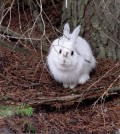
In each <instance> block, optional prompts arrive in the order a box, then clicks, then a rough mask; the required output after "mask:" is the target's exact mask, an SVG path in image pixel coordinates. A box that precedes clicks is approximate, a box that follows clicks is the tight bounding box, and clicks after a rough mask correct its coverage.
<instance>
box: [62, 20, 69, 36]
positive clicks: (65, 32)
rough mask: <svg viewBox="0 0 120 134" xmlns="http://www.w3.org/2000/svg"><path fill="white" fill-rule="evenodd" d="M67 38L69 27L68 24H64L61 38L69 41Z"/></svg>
mask: <svg viewBox="0 0 120 134" xmlns="http://www.w3.org/2000/svg"><path fill="white" fill-rule="evenodd" d="M69 36H70V26H69V24H68V23H66V24H65V25H64V29H63V38H66V39H69Z"/></svg>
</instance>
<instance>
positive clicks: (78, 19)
mask: <svg viewBox="0 0 120 134" xmlns="http://www.w3.org/2000/svg"><path fill="white" fill-rule="evenodd" d="M65 2H66V0H64V3H63V14H62V22H61V24H62V25H64V24H65V23H66V22H69V24H70V25H71V27H72V29H73V28H75V27H76V26H77V25H81V26H82V28H81V34H82V36H83V37H84V38H85V39H86V40H87V41H88V42H89V43H90V45H91V47H92V48H93V51H94V54H95V56H96V57H102V58H103V57H108V58H112V59H114V60H120V1H119V0H68V6H67V8H66V7H65Z"/></svg>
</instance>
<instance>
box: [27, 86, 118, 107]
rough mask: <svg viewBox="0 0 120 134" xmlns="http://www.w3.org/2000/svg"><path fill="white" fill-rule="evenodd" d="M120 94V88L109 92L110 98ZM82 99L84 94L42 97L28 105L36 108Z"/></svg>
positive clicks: (114, 88) (113, 88)
mask: <svg viewBox="0 0 120 134" xmlns="http://www.w3.org/2000/svg"><path fill="white" fill-rule="evenodd" d="M119 93H120V86H117V87H112V88H111V89H110V90H109V91H108V96H110V95H113V94H119ZM81 97H82V94H77V95H70V96H62V97H52V98H46V97H42V98H39V99H37V100H36V101H32V102H28V104H29V105H30V106H33V107H34V106H39V105H44V104H52V103H56V102H58V103H67V102H73V101H74V102H79V100H80V98H81ZM97 98H99V96H96V98H93V99H97ZM89 99H92V98H89V96H88V97H87V98H84V100H89ZM82 101H83V100H82Z"/></svg>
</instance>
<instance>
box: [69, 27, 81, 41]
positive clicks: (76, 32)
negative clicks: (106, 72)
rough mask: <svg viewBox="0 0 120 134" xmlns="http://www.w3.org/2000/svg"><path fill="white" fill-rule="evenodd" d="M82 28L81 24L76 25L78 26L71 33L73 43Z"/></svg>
mask: <svg viewBox="0 0 120 134" xmlns="http://www.w3.org/2000/svg"><path fill="white" fill-rule="evenodd" d="M80 28H81V26H78V27H76V28H75V29H74V31H73V33H72V34H71V39H70V41H71V42H72V43H75V41H76V40H77V37H78V35H79V33H80Z"/></svg>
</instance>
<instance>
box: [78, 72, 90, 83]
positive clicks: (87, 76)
mask: <svg viewBox="0 0 120 134" xmlns="http://www.w3.org/2000/svg"><path fill="white" fill-rule="evenodd" d="M89 79H90V77H89V75H87V74H84V75H82V76H80V78H79V84H84V83H86V81H88V80H89Z"/></svg>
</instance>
